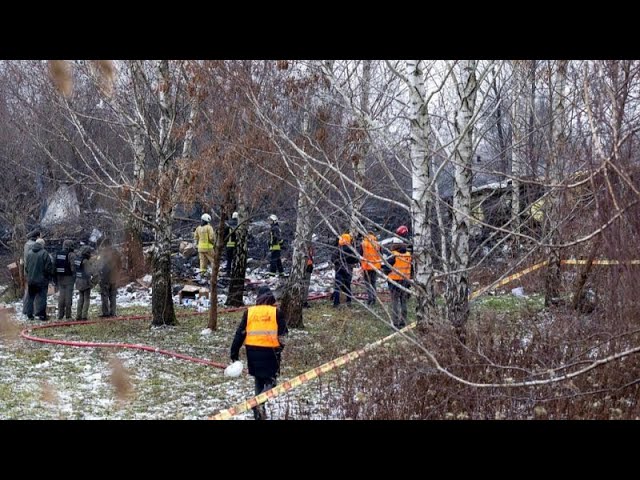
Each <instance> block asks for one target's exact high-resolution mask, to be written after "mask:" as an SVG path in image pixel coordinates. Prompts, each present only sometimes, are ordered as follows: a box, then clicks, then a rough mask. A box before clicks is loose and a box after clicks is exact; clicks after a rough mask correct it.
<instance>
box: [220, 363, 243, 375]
mask: <svg viewBox="0 0 640 480" xmlns="http://www.w3.org/2000/svg"><path fill="white" fill-rule="evenodd" d="M242 369H243V366H242V362H241V361H240V360H237V361H235V362H233V363H232V364H231V365H229V366H228V367H227V368H225V369H224V376H225V377H239V376H240V374H241V373H242Z"/></svg>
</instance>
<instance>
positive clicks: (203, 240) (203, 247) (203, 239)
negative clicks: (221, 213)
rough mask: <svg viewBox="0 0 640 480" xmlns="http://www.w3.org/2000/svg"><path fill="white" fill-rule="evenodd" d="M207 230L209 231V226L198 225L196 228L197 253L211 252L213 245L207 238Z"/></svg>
mask: <svg viewBox="0 0 640 480" xmlns="http://www.w3.org/2000/svg"><path fill="white" fill-rule="evenodd" d="M209 229H211V225H200V226H199V227H198V228H196V232H197V233H198V251H199V252H206V251H209V250H213V243H211V238H209Z"/></svg>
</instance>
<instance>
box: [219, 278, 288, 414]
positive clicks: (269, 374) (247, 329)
mask: <svg viewBox="0 0 640 480" xmlns="http://www.w3.org/2000/svg"><path fill="white" fill-rule="evenodd" d="M275 303H276V300H275V298H274V296H273V293H272V292H271V290H270V289H269V287H267V286H262V287H260V288H259V289H258V298H257V299H256V304H255V306H253V307H249V308H248V309H247V310H246V311H245V312H244V314H243V315H242V320H240V324H239V325H238V328H237V330H236V334H235V337H234V338H233V343H232V344H231V361H233V362H235V361H237V360H238V359H239V357H240V347H242V345H244V346H245V349H246V353H247V366H248V370H249V375H253V377H254V378H255V393H256V395H259V394H260V393H262V392H266V391H267V390H271V389H272V388H273V387H275V386H276V377H277V376H278V374H279V373H280V360H281V355H282V350H283V349H284V337H285V335H287V333H288V330H287V324H286V321H285V320H284V317H283V316H282V314H281V313H280V310H279V309H278V308H277V307H276V306H275ZM253 416H254V418H255V419H256V420H265V419H266V412H265V409H264V405H258V406H257V407H254V408H253Z"/></svg>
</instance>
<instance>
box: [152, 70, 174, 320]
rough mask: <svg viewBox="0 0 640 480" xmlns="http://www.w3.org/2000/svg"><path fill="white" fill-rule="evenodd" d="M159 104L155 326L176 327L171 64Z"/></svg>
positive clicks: (160, 87)
mask: <svg viewBox="0 0 640 480" xmlns="http://www.w3.org/2000/svg"><path fill="white" fill-rule="evenodd" d="M158 74H159V84H158V104H159V107H160V120H159V127H160V129H159V136H158V146H157V152H158V199H157V201H156V225H157V229H156V242H155V247H156V248H155V252H154V253H155V254H154V257H153V279H152V296H151V305H152V306H151V308H152V314H153V319H152V324H153V325H174V324H176V323H177V322H176V315H175V311H174V308H173V298H172V291H171V290H172V289H171V233H172V231H171V224H172V222H173V205H174V199H173V184H174V177H175V172H174V170H175V165H174V161H173V159H172V155H173V148H172V141H171V125H172V121H173V113H174V112H173V104H172V102H171V99H170V90H171V78H170V73H169V62H168V61H167V60H161V61H160V62H159V63H158Z"/></svg>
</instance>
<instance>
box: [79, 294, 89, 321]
mask: <svg viewBox="0 0 640 480" xmlns="http://www.w3.org/2000/svg"><path fill="white" fill-rule="evenodd" d="M90 302H91V289H90V288H87V289H86V290H78V308H77V310H76V320H87V319H88V316H89V303H90Z"/></svg>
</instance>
